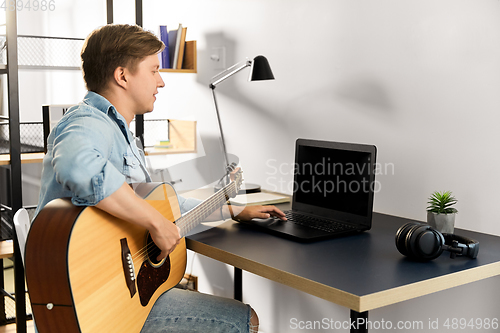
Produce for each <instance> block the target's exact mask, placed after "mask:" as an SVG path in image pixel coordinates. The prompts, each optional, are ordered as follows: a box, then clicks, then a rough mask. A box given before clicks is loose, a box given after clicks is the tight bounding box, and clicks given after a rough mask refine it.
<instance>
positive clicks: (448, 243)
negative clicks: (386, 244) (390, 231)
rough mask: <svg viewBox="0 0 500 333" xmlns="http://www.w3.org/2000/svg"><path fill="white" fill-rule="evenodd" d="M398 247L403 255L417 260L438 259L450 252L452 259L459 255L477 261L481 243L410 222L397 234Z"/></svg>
mask: <svg viewBox="0 0 500 333" xmlns="http://www.w3.org/2000/svg"><path fill="white" fill-rule="evenodd" d="M396 247H397V248H398V250H399V252H401V254H403V255H405V256H407V257H409V258H411V259H415V260H420V261H426V260H433V259H436V258H437V257H439V256H440V255H441V253H443V251H450V252H451V253H450V258H452V259H454V258H455V257H456V256H457V255H459V256H466V257H469V258H471V259H475V258H476V257H477V254H478V252H479V242H478V241H475V240H473V239H470V238H467V237H462V236H458V235H454V234H445V233H440V232H439V231H437V230H436V229H434V228H432V227H431V226H430V225H428V224H426V223H418V222H409V223H406V224H405V225H403V226H401V228H399V230H398V232H397V233H396Z"/></svg>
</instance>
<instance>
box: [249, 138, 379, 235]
mask: <svg viewBox="0 0 500 333" xmlns="http://www.w3.org/2000/svg"><path fill="white" fill-rule="evenodd" d="M376 153H377V150H376V147H375V146H373V145H362V144H353V143H341V142H327V141H317V140H307V139H298V140H297V141H296V145H295V164H294V184H293V196H292V207H291V208H292V209H291V210H289V211H286V212H285V213H286V214H287V218H288V221H281V220H279V219H267V220H259V219H254V220H252V221H248V222H245V223H246V224H250V225H252V226H255V227H256V228H259V229H260V230H265V231H268V232H271V233H273V234H276V235H278V236H283V237H287V238H291V239H293V240H298V241H314V240H319V239H323V238H329V237H335V236H341V235H346V234H351V233H356V232H361V231H365V230H369V229H370V228H371V221H372V211H373V197H374V187H375V185H376V184H375V158H376Z"/></svg>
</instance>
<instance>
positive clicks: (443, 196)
mask: <svg viewBox="0 0 500 333" xmlns="http://www.w3.org/2000/svg"><path fill="white" fill-rule="evenodd" d="M427 203H428V204H429V206H428V207H427V223H428V224H429V225H430V226H431V227H433V228H435V229H436V230H438V231H439V232H441V233H448V234H452V233H453V231H454V228H455V215H456V214H457V213H458V211H457V210H456V209H455V208H454V207H453V205H455V204H456V203H457V199H455V197H454V196H453V195H452V194H451V192H450V191H446V192H439V191H436V192H434V193H432V194H431V196H430V197H429V201H428V202H427Z"/></svg>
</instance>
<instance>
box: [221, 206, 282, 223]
mask: <svg viewBox="0 0 500 333" xmlns="http://www.w3.org/2000/svg"><path fill="white" fill-rule="evenodd" d="M229 207H230V209H231V211H232V215H233V216H234V219H235V220H241V221H249V220H251V219H254V218H257V219H268V218H270V217H275V218H279V219H281V220H283V221H286V216H285V213H283V212H282V211H281V210H280V209H279V208H276V207H275V206H272V205H269V206H260V205H256V206H245V207H240V206H229Z"/></svg>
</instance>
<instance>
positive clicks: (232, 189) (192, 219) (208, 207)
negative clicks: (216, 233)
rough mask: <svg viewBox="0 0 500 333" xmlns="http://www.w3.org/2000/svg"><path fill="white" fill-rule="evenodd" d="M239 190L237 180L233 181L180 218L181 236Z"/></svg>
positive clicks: (178, 223) (177, 223)
mask: <svg viewBox="0 0 500 333" xmlns="http://www.w3.org/2000/svg"><path fill="white" fill-rule="evenodd" d="M237 192H238V190H237V188H236V182H234V181H233V182H231V183H230V184H228V185H226V186H224V187H223V188H222V189H220V190H219V191H217V192H216V193H214V194H212V195H211V196H210V197H209V198H208V199H206V200H205V201H204V202H202V203H201V204H199V205H198V206H196V207H195V208H193V209H192V210H191V211H189V212H188V213H187V214H185V215H184V216H182V217H181V218H180V219H178V220H177V221H176V222H175V224H176V225H177V226H178V227H179V229H180V230H181V237H184V236H186V235H187V233H188V232H190V231H191V230H193V229H194V228H195V227H196V226H197V225H198V224H200V223H201V222H203V221H204V220H205V219H206V218H207V217H208V216H209V215H210V214H212V213H213V212H215V211H216V210H217V209H219V208H220V207H221V206H222V205H224V204H225V203H226V202H227V201H228V200H229V198H231V197H233V196H234V195H235V194H236V193H237Z"/></svg>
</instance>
